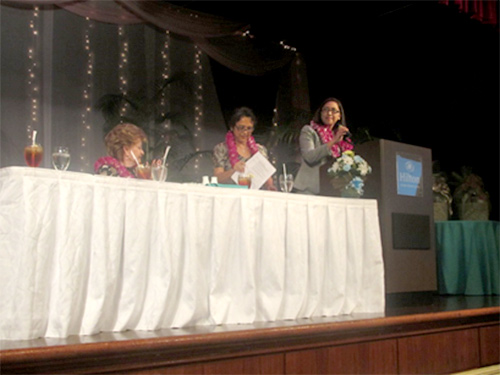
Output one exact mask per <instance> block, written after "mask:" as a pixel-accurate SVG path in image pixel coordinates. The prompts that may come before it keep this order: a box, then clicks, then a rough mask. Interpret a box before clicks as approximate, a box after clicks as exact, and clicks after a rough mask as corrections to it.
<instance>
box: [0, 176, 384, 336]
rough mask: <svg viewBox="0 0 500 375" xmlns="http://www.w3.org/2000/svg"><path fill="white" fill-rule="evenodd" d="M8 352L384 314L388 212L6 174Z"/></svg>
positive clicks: (1, 278) (1, 307)
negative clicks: (32, 344)
mask: <svg viewBox="0 0 500 375" xmlns="http://www.w3.org/2000/svg"><path fill="white" fill-rule="evenodd" d="M0 267H1V272H0V291H1V294H0V295H1V302H0V340H6V339H13V340H14V339H16V340H18V339H32V338H37V337H60V338H62V337H67V336H69V335H89V334H95V333H98V332H102V331H110V332H120V331H126V330H156V329H160V328H172V327H187V326H194V325H217V324H236V323H241V324H244V323H253V322H258V321H277V320H286V319H300V318H309V317H314V316H336V315H342V314H351V313H358V312H366V313H378V312H383V311H384V308H385V294H384V267H383V259H382V245H381V240H380V229H379V221H378V212H377V202H376V201H375V200H368V199H343V198H331V197H318V196H306V195H299V194H285V193H280V192H266V191H253V190H242V189H231V188H221V187H207V186H202V185H198V184H179V183H169V182H165V183H160V182H155V181H145V180H135V179H122V178H116V177H106V176H94V175H90V174H83V173H76V172H68V171H67V172H61V171H56V170H50V169H42V168H27V167H8V168H3V169H0Z"/></svg>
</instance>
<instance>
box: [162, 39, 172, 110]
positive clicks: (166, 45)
mask: <svg viewBox="0 0 500 375" xmlns="http://www.w3.org/2000/svg"><path fill="white" fill-rule="evenodd" d="M161 60H162V66H163V69H162V73H161V78H162V82H165V81H166V80H167V79H169V78H170V31H168V30H165V41H164V42H163V48H162V50H161ZM169 92H170V91H169V88H168V86H167V87H166V88H165V89H164V90H163V91H162V93H161V97H160V111H161V117H162V118H164V117H165V115H166V114H167V110H168V97H169Z"/></svg>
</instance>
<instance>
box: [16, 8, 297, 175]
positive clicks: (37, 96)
mask: <svg viewBox="0 0 500 375" xmlns="http://www.w3.org/2000/svg"><path fill="white" fill-rule="evenodd" d="M94 28H95V23H94V21H92V20H91V19H90V18H89V17H86V18H85V26H84V31H83V48H84V50H85V53H86V61H85V79H84V83H83V87H82V110H81V137H80V145H79V146H80V157H79V159H80V171H82V172H84V171H88V169H89V167H90V162H91V160H90V158H89V155H88V150H87V146H88V144H89V139H90V136H91V133H92V130H93V128H92V119H91V116H92V104H93V100H94V98H93V95H92V94H93V92H92V91H93V80H94V60H95V52H94V50H93V45H92V38H91V36H92V31H93V30H94ZM29 29H30V33H31V43H30V45H29V47H28V61H29V63H28V68H27V78H28V79H27V82H28V100H29V103H30V104H29V105H30V117H29V119H28V121H27V125H26V133H27V136H28V138H31V136H32V134H33V130H36V129H37V128H38V126H39V123H40V117H41V108H40V103H41V90H40V71H41V66H40V65H41V63H40V61H41V60H40V43H41V41H40V9H39V7H38V6H36V5H35V6H34V7H33V12H32V15H31V19H30V20H29ZM117 30H118V45H119V51H118V54H119V56H118V57H119V59H118V60H119V61H118V86H119V87H118V89H119V92H120V93H121V94H122V95H124V96H126V95H127V93H128V91H129V80H128V77H129V73H130V72H129V38H128V36H127V33H126V28H125V27H124V26H122V25H120V26H118V28H117ZM163 35H164V40H163V46H162V48H161V50H160V55H161V62H160V63H161V64H162V67H161V70H160V75H161V78H162V80H163V82H164V81H166V80H168V79H169V78H171V70H172V67H171V62H170V61H171V60H170V48H171V38H172V36H171V34H170V31H168V30H166V31H165V32H164V34H163ZM243 37H247V38H253V37H254V36H253V35H251V34H250V32H249V31H247V32H245V33H243ZM280 44H281V46H282V47H283V48H284V49H286V50H291V51H296V49H295V48H294V47H291V46H289V45H287V44H285V43H284V42H281V43H280ZM193 48H194V49H193V51H194V52H193V75H194V83H193V85H194V87H193V90H194V98H193V99H194V103H193V119H194V123H193V147H194V151H195V152H199V151H201V150H202V149H203V147H204V146H205V145H204V144H203V137H202V131H203V123H204V121H203V120H204V118H203V116H204V113H203V108H204V98H203V91H204V87H203V63H202V57H203V52H202V50H201V49H200V48H199V47H198V46H197V45H194V47H193ZM169 100H170V86H167V87H166V88H165V89H164V90H163V91H162V94H161V97H160V111H161V116H162V118H165V116H166V114H167V112H168V110H169V108H170V103H169ZM127 111H128V104H127V103H126V102H123V104H122V106H121V108H120V115H121V117H122V118H123V117H125V116H126V115H127ZM274 111H275V116H273V126H275V127H276V126H278V125H279V124H278V122H277V121H276V120H275V119H276V118H277V116H276V109H274ZM170 125H171V124H170V121H169V120H168V119H167V120H166V121H165V122H164V124H163V126H164V128H165V129H166V130H168V129H169V127H170ZM200 159H201V157H200V156H198V157H196V158H195V160H194V168H195V169H199V166H200V165H199V163H200Z"/></svg>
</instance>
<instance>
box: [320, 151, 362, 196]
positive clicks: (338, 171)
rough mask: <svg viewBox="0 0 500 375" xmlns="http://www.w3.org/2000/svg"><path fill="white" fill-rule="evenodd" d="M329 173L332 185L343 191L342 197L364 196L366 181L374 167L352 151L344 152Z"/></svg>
mask: <svg viewBox="0 0 500 375" xmlns="http://www.w3.org/2000/svg"><path fill="white" fill-rule="evenodd" d="M327 173H328V175H329V176H330V177H332V184H333V185H334V187H336V188H337V189H341V195H342V196H345V197H347V196H362V195H363V194H364V190H363V187H364V181H365V178H366V176H368V175H369V174H370V173H372V167H370V165H369V164H368V163H367V161H366V160H365V159H363V158H362V157H361V156H359V155H356V154H355V153H354V152H353V151H352V150H349V151H344V152H343V153H342V155H341V156H340V157H339V158H337V159H335V161H334V162H333V164H332V166H331V167H330V168H328V170H327Z"/></svg>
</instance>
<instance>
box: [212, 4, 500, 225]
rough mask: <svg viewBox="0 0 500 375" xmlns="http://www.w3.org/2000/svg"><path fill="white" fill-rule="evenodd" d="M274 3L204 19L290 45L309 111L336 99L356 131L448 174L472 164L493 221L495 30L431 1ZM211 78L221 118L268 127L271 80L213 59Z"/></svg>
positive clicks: (496, 134)
mask: <svg viewBox="0 0 500 375" xmlns="http://www.w3.org/2000/svg"><path fill="white" fill-rule="evenodd" d="M265 3H268V4H269V2H265ZM212 4H213V3H212ZM276 4H278V5H280V6H276V7H268V5H266V4H261V2H254V3H253V5H250V4H247V6H245V5H241V6H240V7H239V12H236V11H234V10H232V9H230V7H228V6H225V7H224V9H214V8H212V11H214V12H217V11H218V12H220V13H222V14H226V15H227V16H231V14H232V15H233V17H240V18H241V19H243V20H245V21H248V22H249V23H250V24H251V25H252V27H251V32H252V33H253V34H255V36H256V37H261V38H268V39H269V40H274V41H275V42H276V43H279V41H281V40H284V41H285V42H286V43H287V44H290V45H292V46H294V47H296V48H297V50H298V51H299V52H300V53H301V54H302V55H303V57H304V60H305V63H306V65H307V71H308V80H309V89H310V98H311V106H312V110H314V109H315V108H316V107H317V106H318V105H319V103H320V102H321V101H322V100H323V99H324V98H326V97H329V96H335V97H337V98H339V99H340V100H341V101H342V102H343V104H344V106H345V109H346V117H347V122H348V124H349V126H350V127H351V128H352V129H353V130H354V131H355V130H356V129H357V128H368V130H369V132H370V134H371V135H372V136H374V137H378V138H385V139H391V140H396V141H401V142H404V143H409V144H414V145H419V146H423V147H428V148H431V149H432V154H433V159H434V160H435V161H439V165H440V168H441V170H442V171H445V172H447V173H451V172H452V171H457V172H460V170H461V167H462V166H471V167H472V168H473V172H474V173H476V174H478V175H479V176H481V177H482V178H483V180H484V183H485V186H486V189H487V191H488V192H489V193H490V195H491V201H492V215H491V218H492V219H495V220H498V217H499V216H498V206H499V200H498V195H499V194H498V193H499V159H500V157H499V33H498V29H495V28H494V27H492V26H490V25H485V24H482V23H480V22H479V21H476V20H472V19H471V18H470V17H469V16H468V15H466V14H462V13H459V12H458V10H457V9H455V8H453V7H449V6H446V5H442V4H438V3H437V2H431V1H423V2H378V1H373V2H361V1H354V2H338V1H334V2H307V4H306V2H274V5H276ZM285 8H286V16H284V14H283V11H284V9H285ZM207 11H209V10H208V9H207ZM212 70H213V74H214V80H215V84H216V87H217V93H218V96H219V100H220V103H221V107H222V110H223V112H224V113H228V112H230V110H231V109H232V108H234V107H235V106H239V105H248V106H250V107H252V108H254V109H255V111H256V112H257V114H258V117H259V119H260V126H261V127H265V126H271V120H272V111H273V109H274V104H275V102H274V100H275V96H274V93H275V92H276V88H277V84H278V82H277V77H276V74H269V75H267V76H264V77H250V76H244V75H240V74H237V73H234V72H231V71H229V70H228V69H226V68H224V67H222V66H221V65H219V64H217V63H214V62H213V61H212Z"/></svg>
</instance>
